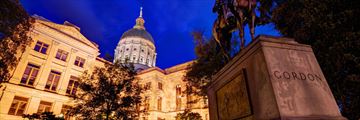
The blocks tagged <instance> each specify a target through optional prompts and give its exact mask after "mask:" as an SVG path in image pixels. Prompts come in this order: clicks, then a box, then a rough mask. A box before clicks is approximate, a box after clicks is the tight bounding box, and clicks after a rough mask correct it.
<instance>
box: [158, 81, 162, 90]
mask: <svg viewBox="0 0 360 120" xmlns="http://www.w3.org/2000/svg"><path fill="white" fill-rule="evenodd" d="M162 86H163V85H162V83H161V82H158V89H159V90H163V88H162Z"/></svg>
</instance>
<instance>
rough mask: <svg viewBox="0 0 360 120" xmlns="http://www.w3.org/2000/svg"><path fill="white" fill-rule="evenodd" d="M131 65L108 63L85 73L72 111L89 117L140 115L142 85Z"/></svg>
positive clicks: (114, 117)
mask: <svg viewBox="0 0 360 120" xmlns="http://www.w3.org/2000/svg"><path fill="white" fill-rule="evenodd" d="M135 75H136V72H135V71H134V70H133V67H132V66H131V65H123V64H119V63H114V64H106V65H105V68H96V69H95V70H94V71H93V72H92V74H91V75H90V74H88V73H85V75H84V76H83V77H82V78H81V79H80V82H79V89H80V90H79V92H78V93H77V94H76V95H75V96H74V98H75V99H76V100H77V103H78V104H77V105H76V106H75V107H74V108H73V109H72V110H70V111H69V113H70V115H78V116H80V118H84V119H85V118H86V119H106V120H109V119H135V118H136V117H138V115H139V114H140V112H142V111H140V110H139V109H138V108H139V106H140V104H141V96H140V93H141V88H140V86H139V84H138V80H137V78H135Z"/></svg>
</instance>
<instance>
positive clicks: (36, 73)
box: [0, 15, 209, 120]
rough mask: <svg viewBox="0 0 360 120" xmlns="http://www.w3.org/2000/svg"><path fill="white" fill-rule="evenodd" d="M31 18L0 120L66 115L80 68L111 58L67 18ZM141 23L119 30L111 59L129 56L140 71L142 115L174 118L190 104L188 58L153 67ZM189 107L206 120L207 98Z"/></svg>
mask: <svg viewBox="0 0 360 120" xmlns="http://www.w3.org/2000/svg"><path fill="white" fill-rule="evenodd" d="M34 18H35V19H36V20H35V23H34V29H33V30H32V31H31V34H30V35H31V37H32V38H33V40H34V41H33V42H32V43H31V45H29V46H28V47H27V48H26V50H25V52H24V53H22V54H19V57H20V58H21V59H20V62H19V64H18V65H17V67H16V69H15V70H14V71H13V76H12V77H11V79H10V81H9V83H4V84H3V85H4V87H2V88H1V89H0V95H1V97H0V106H1V107H0V118H1V119H3V118H4V119H6V120H13V119H14V120H20V119H23V118H22V115H23V114H33V113H42V112H45V111H51V112H53V113H54V114H55V115H57V116H64V117H65V118H66V119H68V118H69V116H67V115H66V114H65V112H66V111H67V110H69V109H71V106H74V104H75V103H74V99H73V98H72V97H71V95H74V94H75V93H76V91H77V87H78V85H79V83H78V80H79V78H80V77H81V76H82V75H83V73H84V71H92V70H94V68H96V67H104V64H105V63H110V62H108V61H106V60H104V59H102V58H99V57H98V55H99V54H100V53H99V49H98V45H96V44H95V43H93V42H91V41H90V40H88V39H87V38H86V37H84V36H83V35H82V34H81V33H80V28H79V27H77V26H75V25H73V24H71V23H69V22H67V21H66V22H64V24H56V23H53V22H50V21H48V20H46V19H45V18H42V17H40V16H34ZM144 22H145V21H144V19H143V18H142V16H141V15H140V17H139V18H138V19H136V25H135V26H134V28H132V29H130V30H129V31H127V32H125V33H124V34H123V36H122V37H121V40H120V41H119V44H118V46H117V47H116V49H115V61H116V60H118V61H120V62H125V60H129V61H128V62H130V63H134V64H135V67H136V69H137V70H138V71H139V72H138V76H137V77H139V78H140V84H141V85H142V86H143V87H144V88H145V92H144V93H143V103H144V105H143V106H142V107H141V109H146V110H147V111H148V114H142V115H141V116H140V119H144V120H157V119H167V120H168V119H175V116H176V114H178V113H181V112H183V111H184V110H185V109H186V108H187V107H189V105H188V104H187V102H188V100H189V98H188V96H186V95H183V93H182V91H184V90H185V89H186V87H185V86H186V84H185V82H184V81H183V79H184V75H185V74H186V70H187V68H188V66H189V64H191V63H192V62H187V63H183V64H180V65H176V66H173V67H170V68H168V69H165V70H162V69H160V68H158V67H156V66H155V65H156V64H155V63H156V55H157V53H156V48H155V45H154V40H153V38H152V37H151V35H150V34H149V33H148V32H146V30H145V27H144ZM115 61H114V62H115ZM189 97H190V96H189ZM191 108H192V111H193V112H198V113H199V114H200V115H201V116H202V117H203V119H204V120H207V119H208V116H209V115H208V108H207V103H206V100H201V101H200V102H199V103H198V104H195V105H191Z"/></svg>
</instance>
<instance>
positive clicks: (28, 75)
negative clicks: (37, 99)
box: [20, 64, 40, 86]
mask: <svg viewBox="0 0 360 120" xmlns="http://www.w3.org/2000/svg"><path fill="white" fill-rule="evenodd" d="M39 69H40V67H39V66H36V65H33V64H28V65H27V66H26V69H25V72H24V74H23V76H22V78H21V81H20V83H21V84H24V85H31V86H33V85H34V83H35V79H36V76H37V74H38V73H39Z"/></svg>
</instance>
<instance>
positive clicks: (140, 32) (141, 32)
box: [121, 28, 155, 43]
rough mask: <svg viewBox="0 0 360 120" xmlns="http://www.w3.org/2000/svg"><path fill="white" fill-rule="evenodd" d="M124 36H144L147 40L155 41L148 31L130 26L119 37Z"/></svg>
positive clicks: (122, 37)
mask: <svg viewBox="0 0 360 120" xmlns="http://www.w3.org/2000/svg"><path fill="white" fill-rule="evenodd" d="M126 37H140V38H144V39H146V40H149V41H150V42H152V43H155V42H154V39H153V37H152V36H151V34H150V33H149V32H147V31H146V30H145V29H139V28H132V29H130V30H128V31H126V32H125V33H124V34H123V35H122V36H121V39H124V38H126Z"/></svg>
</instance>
